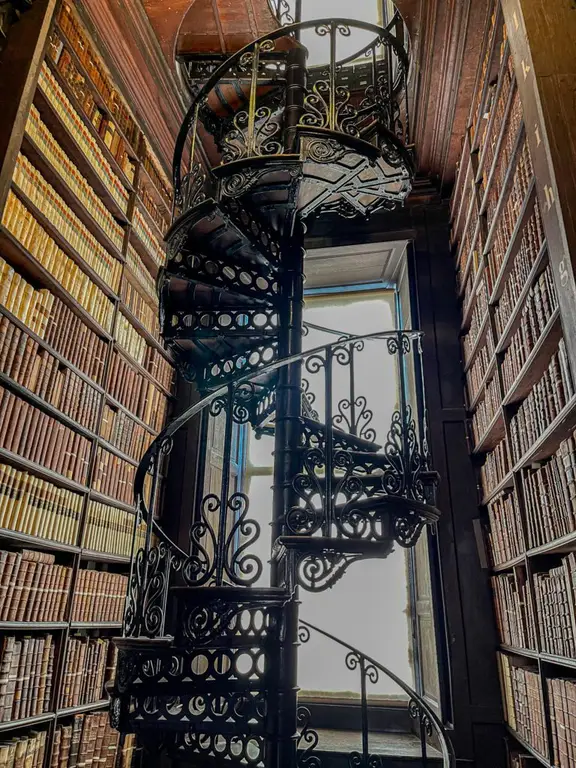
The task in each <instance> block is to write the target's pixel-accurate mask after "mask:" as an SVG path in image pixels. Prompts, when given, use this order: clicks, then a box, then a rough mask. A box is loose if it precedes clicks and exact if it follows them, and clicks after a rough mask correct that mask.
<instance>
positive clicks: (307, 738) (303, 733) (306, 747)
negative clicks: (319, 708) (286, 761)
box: [296, 706, 322, 768]
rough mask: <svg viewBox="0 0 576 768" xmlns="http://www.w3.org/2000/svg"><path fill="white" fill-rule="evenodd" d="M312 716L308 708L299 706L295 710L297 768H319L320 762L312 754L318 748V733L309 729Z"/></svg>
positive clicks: (318, 758) (316, 756)
mask: <svg viewBox="0 0 576 768" xmlns="http://www.w3.org/2000/svg"><path fill="white" fill-rule="evenodd" d="M311 721H312V714H311V712H310V710H309V709H308V707H303V706H300V707H298V710H297V715H296V725H297V728H298V729H299V731H298V739H297V742H296V747H297V749H298V751H299V754H298V760H297V765H298V768H321V766H322V761H321V759H320V757H319V756H318V755H315V754H313V752H314V750H315V749H316V747H317V746H318V733H317V731H315V730H314V729H313V728H312V727H311Z"/></svg>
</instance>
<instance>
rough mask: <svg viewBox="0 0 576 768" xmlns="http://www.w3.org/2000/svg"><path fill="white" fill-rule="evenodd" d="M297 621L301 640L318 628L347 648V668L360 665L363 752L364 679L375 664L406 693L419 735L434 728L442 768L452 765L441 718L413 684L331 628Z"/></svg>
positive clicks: (451, 751) (365, 745)
mask: <svg viewBox="0 0 576 768" xmlns="http://www.w3.org/2000/svg"><path fill="white" fill-rule="evenodd" d="M299 624H300V625H301V626H302V627H304V628H305V631H304V633H302V630H301V631H300V634H299V640H300V642H302V643H305V642H307V641H308V639H309V637H310V630H312V631H314V632H318V633H319V634H321V635H323V636H324V637H326V638H328V639H329V640H332V641H333V642H335V643H337V644H338V645H340V646H341V647H342V648H346V650H347V651H348V654H347V656H346V666H347V667H348V668H349V669H356V668H357V667H359V668H360V670H361V672H362V676H363V677H362V679H361V687H362V702H361V703H362V737H363V738H362V743H363V750H364V752H368V742H367V729H368V721H367V717H366V715H367V698H366V688H365V682H366V677H367V678H368V679H372V680H373V677H372V678H371V677H370V675H371V674H372V675H373V673H372V672H371V670H370V667H374V668H375V669H376V670H378V671H380V672H382V673H383V674H385V675H386V677H388V678H389V679H390V680H392V681H393V682H394V683H396V685H397V686H398V687H399V688H401V689H402V690H403V691H404V693H405V694H407V696H408V697H409V704H408V708H409V712H410V715H411V717H412V718H413V719H418V720H419V723H420V728H421V739H423V738H425V736H428V737H430V736H431V735H432V729H434V731H435V732H436V735H437V738H438V744H439V746H440V751H441V752H442V759H443V768H455V766H456V755H455V753H454V747H453V745H452V742H451V740H450V738H449V737H448V735H447V734H446V730H445V728H444V726H443V724H442V721H441V720H440V718H439V717H438V716H437V715H436V713H435V712H434V710H433V709H432V708H431V707H430V706H429V705H428V704H427V703H426V701H425V700H424V699H423V698H422V697H421V696H420V695H419V694H418V693H417V692H416V691H415V690H414V689H413V688H411V687H410V686H409V685H408V684H407V683H405V682H404V680H402V679H401V678H400V677H398V675H396V674H394V672H392V670H390V669H388V667H386V666H384V664H381V663H380V662H379V661H376V659H373V658H372V657H371V656H368V655H367V654H365V653H363V652H362V651H360V650H358V648H355V647H354V646H353V645H350V644H349V643H347V642H345V641H344V640H341V639H340V638H339V637H336V636H335V635H332V634H331V633H330V632H326V630H324V629H320V627H317V626H316V625H314V624H311V623H310V622H308V621H304V619H300V620H299ZM423 747H424V745H423ZM364 757H365V758H368V754H365V755H364ZM363 765H369V762H368V760H367V759H366V760H365V761H364V762H363Z"/></svg>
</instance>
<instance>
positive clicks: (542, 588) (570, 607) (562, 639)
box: [533, 552, 576, 659]
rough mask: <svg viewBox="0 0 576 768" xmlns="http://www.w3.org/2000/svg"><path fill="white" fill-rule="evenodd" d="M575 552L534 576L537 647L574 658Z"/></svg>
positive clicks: (575, 642) (575, 643)
mask: <svg viewBox="0 0 576 768" xmlns="http://www.w3.org/2000/svg"><path fill="white" fill-rule="evenodd" d="M575 580H576V556H575V555H574V553H573V552H572V553H570V555H568V557H563V558H562V561H561V564H560V565H558V566H556V567H555V568H550V569H549V570H548V571H543V572H541V573H535V574H534V576H533V582H534V595H535V598H536V614H537V621H538V628H539V634H540V647H541V650H542V651H544V652H545V653H551V654H554V655H556V656H564V657H566V658H570V659H574V658H576V639H575V638H576V626H575V622H576V617H575V616H574V600H575V598H576V584H575Z"/></svg>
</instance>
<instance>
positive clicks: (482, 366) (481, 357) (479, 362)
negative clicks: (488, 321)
mask: <svg viewBox="0 0 576 768" xmlns="http://www.w3.org/2000/svg"><path fill="white" fill-rule="evenodd" d="M493 355H494V343H493V341H492V334H491V333H490V332H488V333H487V334H486V339H485V342H484V344H482V345H481V346H480V348H479V349H478V351H477V353H476V357H475V359H474V362H473V363H472V365H471V366H470V368H469V370H468V372H467V373H466V387H467V390H468V402H469V403H472V402H473V401H474V399H475V398H476V395H477V394H478V392H479V391H480V388H481V386H482V384H483V382H484V378H485V376H486V371H487V370H488V366H489V365H490V363H491V361H492V357H493Z"/></svg>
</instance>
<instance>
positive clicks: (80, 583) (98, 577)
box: [72, 570, 128, 622]
mask: <svg viewBox="0 0 576 768" xmlns="http://www.w3.org/2000/svg"><path fill="white" fill-rule="evenodd" d="M127 587H128V578H127V577H126V576H123V575H122V574H119V573H111V572H109V571H93V570H80V571H78V576H77V579H76V584H75V585H74V600H73V604H72V621H82V622H84V621H92V622H109V621H112V622H120V621H122V616H123V614H124V603H125V600H126V590H127Z"/></svg>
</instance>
